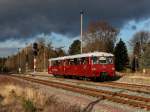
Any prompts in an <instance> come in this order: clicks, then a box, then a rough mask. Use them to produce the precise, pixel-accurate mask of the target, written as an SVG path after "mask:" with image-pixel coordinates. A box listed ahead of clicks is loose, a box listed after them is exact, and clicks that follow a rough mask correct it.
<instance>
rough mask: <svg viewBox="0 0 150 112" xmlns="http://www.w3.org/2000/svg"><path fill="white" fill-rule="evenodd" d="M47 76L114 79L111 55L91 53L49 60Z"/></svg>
mask: <svg viewBox="0 0 150 112" xmlns="http://www.w3.org/2000/svg"><path fill="white" fill-rule="evenodd" d="M48 72H49V74H53V75H54V76H57V75H63V76H78V77H89V78H100V77H103V76H109V77H114V76H115V67H114V63H113V54H110V53H106V52H93V53H86V54H77V55H72V56H64V57H58V58H52V59H49V67H48Z"/></svg>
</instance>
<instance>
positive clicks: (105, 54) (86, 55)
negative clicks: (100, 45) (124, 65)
mask: <svg viewBox="0 0 150 112" xmlns="http://www.w3.org/2000/svg"><path fill="white" fill-rule="evenodd" d="M92 56H99V57H100V56H106V57H112V56H114V55H113V54H111V53H106V52H92V53H84V54H76V55H70V56H63V57H58V58H51V59H49V61H55V60H65V59H74V58H82V57H92Z"/></svg>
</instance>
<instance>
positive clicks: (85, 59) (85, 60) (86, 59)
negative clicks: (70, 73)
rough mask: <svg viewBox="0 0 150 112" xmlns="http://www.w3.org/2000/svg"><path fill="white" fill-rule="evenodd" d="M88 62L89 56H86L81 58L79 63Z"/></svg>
mask: <svg viewBox="0 0 150 112" xmlns="http://www.w3.org/2000/svg"><path fill="white" fill-rule="evenodd" d="M88 63H89V58H88V57H83V58H81V64H88Z"/></svg>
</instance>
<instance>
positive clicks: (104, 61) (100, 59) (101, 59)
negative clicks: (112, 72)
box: [99, 57, 107, 64]
mask: <svg viewBox="0 0 150 112" xmlns="http://www.w3.org/2000/svg"><path fill="white" fill-rule="evenodd" d="M99 64H107V60H106V57H100V58H99Z"/></svg>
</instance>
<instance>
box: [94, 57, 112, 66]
mask: <svg viewBox="0 0 150 112" xmlns="http://www.w3.org/2000/svg"><path fill="white" fill-rule="evenodd" d="M112 63H113V58H112V57H93V64H112Z"/></svg>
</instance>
